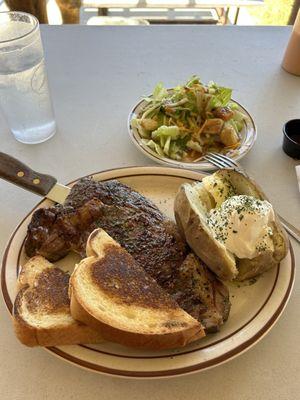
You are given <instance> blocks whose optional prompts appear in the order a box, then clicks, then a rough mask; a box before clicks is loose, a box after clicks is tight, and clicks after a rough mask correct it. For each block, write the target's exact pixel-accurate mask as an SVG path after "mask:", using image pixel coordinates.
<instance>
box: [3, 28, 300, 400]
mask: <svg viewBox="0 0 300 400" xmlns="http://www.w3.org/2000/svg"><path fill="white" fill-rule="evenodd" d="M42 34H43V41H44V46H45V51H46V60H47V67H48V74H49V80H50V87H51V91H52V97H53V103H54V108H55V114H56V120H57V123H58V127H59V129H58V132H57V134H56V136H55V137H53V138H52V139H51V140H49V141H48V142H46V143H43V144H40V145H34V146H28V145H23V144H21V143H18V142H16V141H15V140H14V139H13V137H12V135H11V134H10V132H9V129H8V127H7V126H6V124H5V122H4V120H3V118H2V117H1V116H0V132H1V133H0V135H1V151H4V152H7V153H9V154H11V155H14V156H15V157H17V158H20V159H21V160H23V161H24V162H27V163H28V164H30V165H31V166H32V167H34V168H35V169H37V170H40V171H42V172H47V173H50V174H53V175H55V176H56V177H57V178H59V180H60V181H61V182H68V181H70V180H72V179H74V178H76V177H78V176H81V175H85V174H88V173H91V172H95V171H100V170H103V169H107V168H114V167H120V166H129V165H149V164H151V162H150V161H149V160H148V159H146V158H145V157H144V156H143V155H142V154H140V153H139V151H138V150H137V149H136V148H135V147H134V146H133V145H132V144H131V142H130V141H129V139H128V134H127V128H126V119H127V115H128V112H129V110H130V107H131V106H132V105H133V104H134V103H135V102H136V100H137V99H138V98H139V97H140V96H141V95H144V94H147V93H149V92H150V91H151V90H152V88H153V86H154V85H155V83H156V82H158V81H160V80H162V81H164V82H165V83H166V85H167V86H172V85H176V84H177V83H178V82H183V81H184V80H185V79H186V78H187V77H189V76H190V75H192V74H195V73H196V74H199V75H200V76H201V78H202V79H203V81H208V80H211V79H214V80H215V81H217V82H219V83H221V84H224V85H228V86H230V87H233V88H234V98H235V99H236V100H238V101H240V102H241V103H242V104H244V105H245V106H246V107H247V108H248V109H249V111H250V113H251V114H252V115H253V117H254V120H255V121H256V123H257V128H258V139H257V142H256V144H255V146H254V148H253V149H252V151H251V152H250V153H249V154H248V155H247V156H246V157H245V158H244V159H243V160H242V164H243V166H244V167H245V168H247V170H248V171H249V173H251V174H252V175H253V176H254V177H255V178H256V180H257V181H258V182H259V183H260V184H261V186H263V188H264V189H265V192H266V193H267V194H268V196H269V197H270V199H271V200H272V202H273V203H274V205H275V207H276V208H277V210H278V211H279V212H280V213H281V214H282V215H283V216H284V217H285V218H286V219H287V220H289V221H290V222H291V223H293V224H295V225H297V226H299V225H300V213H299V199H300V195H299V192H298V188H297V184H296V176H295V168H294V167H295V165H296V164H297V162H296V161H294V160H292V159H291V158H289V157H287V156H286V155H285V154H284V153H283V152H282V150H281V140H282V132H281V129H282V125H283V123H284V122H285V121H287V120H288V119H290V118H299V117H300V115H299V114H300V78H298V77H295V76H292V75H289V74H287V73H286V72H284V71H283V70H281V68H280V62H281V59H282V55H283V51H284V48H285V46H286V43H287V40H288V37H289V34H290V28H286V27H218V26H217V27H212V26H182V27H179V26H168V27H164V26H159V27H158V26H155V27H153V26H150V27H86V26H57V27H53V26H45V27H42ZM37 200H38V199H37V197H36V196H35V195H33V194H30V193H28V192H25V191H22V190H19V189H18V188H16V187H14V186H12V185H10V184H8V183H6V182H4V181H0V203H1V209H0V220H1V236H0V250H1V251H2V250H3V249H4V246H5V243H6V241H7V239H8V236H9V235H10V233H11V232H12V230H13V229H14V227H15V226H16V224H17V223H18V222H19V221H20V219H21V218H22V217H23V216H24V215H25V214H26V213H27V212H28V211H29V210H30V209H31V208H32V207H33V206H34V205H35V203H36V202H37ZM292 243H293V245H294V249H295V253H296V259H297V258H298V259H299V256H300V252H299V245H297V244H296V243H295V242H294V241H292ZM299 279H300V278H299V276H297V277H296V283H295V287H294V292H293V294H292V297H291V300H290V303H289V304H288V306H287V308H286V310H285V312H284V314H283V315H282V317H281V318H280V320H279V322H278V323H277V324H276V326H275V327H274V328H273V330H272V331H271V332H270V333H269V334H268V335H267V337H265V338H264V339H263V340H262V341H261V342H260V343H259V344H257V345H256V346H255V347H254V348H252V349H251V350H249V351H248V352H247V353H245V354H243V355H241V356H240V357H238V358H236V359H234V360H233V361H230V362H229V363H227V364H225V365H222V366H220V367H217V368H215V369H212V370H209V371H206V372H202V373H198V374H195V375H190V376H186V377H180V378H173V379H172V380H170V381H167V380H161V381H132V380H124V379H118V378H112V377H107V376H101V375H97V374H94V373H92V372H88V371H84V370H81V369H79V368H77V367H75V366H72V365H69V364H67V363H65V362H63V361H61V360H59V359H57V358H54V357H53V356H52V355H50V354H49V353H47V352H45V351H44V350H43V349H40V348H37V349H27V348H26V347H23V346H22V345H21V344H19V343H18V342H17V340H16V339H15V337H14V334H13V330H12V326H11V323H10V319H9V315H8V313H7V312H6V309H5V306H4V304H3V302H0V307H1V330H0V354H1V362H0V393H1V395H0V396H1V399H2V400H15V399H22V400H24V399H33V400H35V399H39V400H43V399H81V400H85V399H91V400H92V399H98V398H103V399H105V400H110V399H120V398H121V399H123V400H126V399H130V400H134V399H172V400H175V399H183V398H188V399H202V398H203V399H206V400H214V399H224V400H246V399H247V400H249V399H255V400H277V399H278V400H279V399H280V400H294V399H295V400H296V399H299V391H300V380H299V376H300V361H299V360H300V346H299V331H300V318H299V309H300V282H299Z"/></svg>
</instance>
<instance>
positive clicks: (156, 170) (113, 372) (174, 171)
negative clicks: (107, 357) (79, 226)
mask: <svg viewBox="0 0 300 400" xmlns="http://www.w3.org/2000/svg"><path fill="white" fill-rule="evenodd" d="M134 169H138V171H136V172H137V173H136V174H134V175H144V174H148V175H149V174H154V175H158V176H159V175H162V176H173V177H182V178H186V179H192V180H195V179H197V178H196V176H197V175H202V176H203V174H202V173H201V172H198V171H195V170H193V171H192V170H187V169H186V170H185V169H182V168H172V167H161V166H130V167H120V168H111V169H106V170H102V171H98V172H94V173H91V174H88V175H85V176H83V177H81V178H84V177H92V176H94V175H99V174H105V173H110V172H112V173H116V172H117V171H122V172H125V171H126V170H129V173H128V175H122V176H120V177H119V178H121V177H125V176H133V174H132V170H134ZM161 170H162V171H161ZM130 172H131V173H130ZM192 176H194V177H192ZM81 178H80V177H79V178H77V179H75V180H73V181H71V182H69V183H68V185H71V184H73V183H74V182H76V181H77V180H79V179H81ZM199 178H200V176H199ZM108 179H117V178H116V177H115V178H113V177H112V178H108ZM44 201H45V198H43V199H42V200H41V201H39V202H38V203H37V204H36V205H35V206H34V207H33V208H32V209H31V210H30V211H29V212H28V213H27V214H26V216H25V217H24V218H23V219H22V220H21V222H20V223H19V224H18V225H17V227H16V228H15V229H14V231H13V233H12V234H11V236H10V238H9V240H8V242H7V244H6V246H5V250H4V253H3V257H2V267H1V291H2V296H3V299H4V302H5V305H6V307H7V309H8V312H9V313H10V314H11V313H12V307H13V303H12V301H11V298H10V295H9V293H8V290H7V284H6V274H5V272H6V264H7V258H8V253H9V249H10V246H11V243H12V241H13V239H14V237H15V235H16V233H17V232H18V231H19V229H20V227H21V226H22V225H23V223H24V221H25V220H26V219H27V218H28V217H29V216H30V214H31V213H32V212H33V211H34V210H35V209H36V208H37V207H39V206H40V205H41V204H42V203H43V202H44ZM289 255H290V268H291V271H290V276H289V281H288V285H287V288H286V291H285V293H284V296H282V299H281V301H280V304H279V306H278V307H277V309H276V310H275V311H274V312H273V313H272V315H271V317H270V318H269V319H268V320H267V321H266V323H265V324H264V325H263V326H262V327H261V328H260V329H259V330H258V331H257V332H255V334H254V335H253V336H252V337H250V338H249V339H248V340H246V341H245V342H243V343H240V344H239V345H238V346H236V347H234V348H233V349H231V350H229V351H227V352H225V353H223V354H221V355H220V356H218V357H214V358H213V359H211V360H208V361H202V362H201V363H196V364H193V365H190V366H185V367H182V368H180V367H179V368H175V369H172V370H169V369H168V370H159V371H129V370H118V369H114V368H110V367H105V366H99V365H97V364H93V363H90V362H88V361H85V360H81V359H80V358H77V357H75V356H74V355H71V354H69V353H65V352H64V351H63V350H61V349H60V348H59V347H60V346H59V347H55V346H52V347H47V348H45V347H44V349H45V350H47V351H48V352H50V353H52V354H53V355H55V356H57V357H59V358H62V359H63V360H65V361H67V362H69V363H71V364H73V365H76V366H79V367H81V368H84V369H87V370H90V371H93V372H97V373H102V374H106V375H110V376H115V377H120V378H132V379H141V378H142V379H145V378H147V379H158V378H170V377H176V376H182V375H187V374H192V373H196V372H200V371H203V370H207V369H210V368H213V367H215V366H217V365H221V364H223V363H225V362H227V361H230V360H231V359H233V358H235V357H237V356H238V355H240V354H242V353H244V352H246V351H247V350H248V349H250V348H251V347H253V346H254V345H255V344H256V343H257V342H258V341H260V340H261V339H262V338H263V337H264V336H265V335H266V334H267V333H268V332H269V331H270V329H271V328H272V327H273V326H274V324H275V323H276V322H277V320H278V319H279V317H280V315H281V314H282V312H283V311H284V309H285V307H286V305H287V303H288V300H289V298H290V296H291V293H292V289H293V285H294V281H295V256H294V251H293V248H292V245H291V242H290V241H289ZM199 350H201V349H199ZM199 350H198V351H199ZM174 356H176V354H174ZM170 357H171V356H170Z"/></svg>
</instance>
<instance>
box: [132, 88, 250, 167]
mask: <svg viewBox="0 0 300 400" xmlns="http://www.w3.org/2000/svg"><path fill="white" fill-rule="evenodd" d="M167 90H172V88H169V89H167ZM146 97H151V95H149V96H146ZM231 101H232V102H234V103H235V104H237V105H238V106H239V107H240V108H241V109H242V110H243V111H244V112H245V113H246V114H247V116H248V117H249V120H250V123H251V125H252V128H253V132H254V134H253V136H252V138H251V139H252V140H251V143H250V144H249V145H248V146H247V148H245V150H244V151H243V153H242V154H238V155H237V156H233V157H231V158H232V159H233V160H234V161H238V160H240V159H241V158H243V157H244V156H245V155H246V154H248V153H249V151H250V150H251V149H252V147H253V146H254V143H255V142H256V140H257V126H256V124H255V122H254V119H253V117H252V115H251V114H250V113H249V111H248V110H247V108H246V107H244V106H243V105H242V104H241V103H239V102H238V101H236V100H234V99H231ZM144 102H145V99H143V98H142V99H141V100H139V101H138V102H137V103H136V104H135V105H134V106H133V107H132V108H131V109H130V112H129V114H128V117H127V131H128V134H129V137H130V139H131V141H132V143H133V144H134V145H135V147H136V148H137V149H139V150H140V151H141V152H142V153H143V154H144V155H145V156H146V157H148V158H150V159H151V160H153V161H155V162H157V163H159V164H161V165H164V166H169V167H173V168H182V169H187V168H189V169H192V170H196V171H197V170H198V171H213V170H216V169H217V168H216V167H215V166H214V165H212V164H210V163H208V162H197V163H193V162H184V161H176V160H172V159H169V158H167V157H161V156H159V155H158V154H156V153H155V152H154V151H152V150H151V149H147V148H146V147H144V146H142V145H141V143H140V141H139V140H138V139H137V138H136V137H135V136H136V135H135V131H134V128H132V126H131V121H132V119H133V116H134V115H135V114H136V112H135V111H136V109H137V108H138V107H139V106H140V105H141V104H142V103H144ZM140 139H141V138H140Z"/></svg>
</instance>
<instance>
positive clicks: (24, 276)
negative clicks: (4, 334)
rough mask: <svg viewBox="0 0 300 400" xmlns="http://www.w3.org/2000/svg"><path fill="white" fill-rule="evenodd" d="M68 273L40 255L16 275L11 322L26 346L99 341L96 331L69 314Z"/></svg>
mask: <svg viewBox="0 0 300 400" xmlns="http://www.w3.org/2000/svg"><path fill="white" fill-rule="evenodd" d="M69 278H70V276H69V274H67V273H66V272H64V271H62V270H61V269H59V268H56V267H54V266H53V265H52V264H51V263H50V262H48V261H47V260H46V259H45V258H43V257H41V256H35V257H33V258H31V259H30V260H29V261H28V262H27V263H26V264H25V265H24V266H23V267H22V270H21V272H20V275H19V277H18V284H17V288H18V294H17V296H16V299H15V302H14V307H13V323H14V329H15V333H16V335H17V337H18V339H19V340H20V341H21V342H22V343H23V344H25V345H27V346H38V345H39V346H55V345H67V344H78V343H99V342H101V341H102V340H103V339H102V337H101V335H100V334H99V332H97V331H95V330H93V329H92V328H90V327H88V326H86V325H84V324H82V323H79V322H77V321H75V320H74V319H73V318H72V316H71V314H70V300H69V296H68V287H69Z"/></svg>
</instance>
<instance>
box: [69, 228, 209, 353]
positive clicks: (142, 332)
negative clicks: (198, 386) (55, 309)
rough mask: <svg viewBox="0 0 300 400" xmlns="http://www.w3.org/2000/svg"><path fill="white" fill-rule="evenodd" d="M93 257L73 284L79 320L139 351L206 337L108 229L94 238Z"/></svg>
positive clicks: (90, 243)
mask: <svg viewBox="0 0 300 400" xmlns="http://www.w3.org/2000/svg"><path fill="white" fill-rule="evenodd" d="M87 254H88V255H89V257H87V258H86V259H84V260H82V261H81V263H80V264H79V265H77V266H76V268H75V270H74V272H73V274H72V277H71V281H70V297H71V314H72V315H73V317H74V318H76V319H78V320H80V321H82V322H84V323H86V324H88V325H90V326H92V327H94V328H98V329H99V331H100V332H101V334H102V335H103V337H104V338H105V339H107V340H110V341H116V342H118V343H120V344H123V345H127V346H134V347H144V348H151V349H166V348H172V347H179V346H184V345H186V344H187V343H189V342H191V341H193V340H196V339H199V338H201V337H203V336H204V335H205V333H204V330H203V327H202V326H201V324H200V323H199V322H198V321H196V320H195V319H194V318H193V317H191V316H190V315H188V314H187V313H186V312H185V311H183V310H182V309H181V308H180V307H179V306H178V304H177V303H176V302H175V301H174V300H173V299H172V298H171V297H170V296H169V295H168V294H167V293H166V292H165V291H164V290H163V289H162V288H160V286H159V285H158V284H157V283H156V281H155V280H154V279H153V278H151V277H150V276H148V275H147V274H146V272H145V271H144V269H143V268H142V267H140V266H139V265H138V264H137V263H136V262H135V260H134V259H133V257H132V256H131V255H129V254H128V253H127V252H126V250H124V249H123V248H121V247H120V245H119V244H118V243H117V242H115V241H114V240H113V239H112V238H111V237H110V236H109V235H107V234H106V233H105V232H104V231H103V230H101V229H98V230H96V231H94V232H93V233H92V235H91V236H90V237H89V240H88V245H87Z"/></svg>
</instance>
